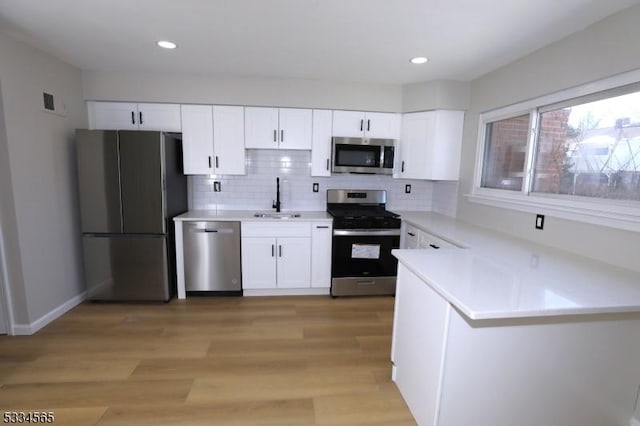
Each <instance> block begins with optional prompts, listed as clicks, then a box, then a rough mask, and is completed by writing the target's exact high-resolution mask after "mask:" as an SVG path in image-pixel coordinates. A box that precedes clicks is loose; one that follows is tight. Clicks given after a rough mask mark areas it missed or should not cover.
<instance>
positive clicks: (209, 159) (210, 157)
mask: <svg viewBox="0 0 640 426" xmlns="http://www.w3.org/2000/svg"><path fill="white" fill-rule="evenodd" d="M209 168H211V156H209Z"/></svg>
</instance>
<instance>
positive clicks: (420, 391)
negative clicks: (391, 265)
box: [391, 264, 450, 425]
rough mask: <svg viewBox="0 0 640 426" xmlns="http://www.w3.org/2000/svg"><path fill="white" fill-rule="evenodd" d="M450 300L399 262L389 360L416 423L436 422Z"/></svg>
mask: <svg viewBox="0 0 640 426" xmlns="http://www.w3.org/2000/svg"><path fill="white" fill-rule="evenodd" d="M449 311H450V306H449V304H448V303H447V302H446V301H445V300H444V299H443V298H442V297H441V296H440V295H438V294H437V293H436V292H435V291H434V290H432V289H431V287H429V286H428V285H426V284H425V283H424V282H423V281H422V280H420V278H418V277H417V276H416V275H414V274H413V273H412V272H411V271H409V270H408V269H407V268H406V267H405V266H404V265H402V264H400V265H398V279H397V285H396V299H395V309H394V318H393V339H392V343H391V361H392V362H393V363H394V364H395V366H394V370H395V372H394V381H395V382H396V385H397V386H398V389H399V390H400V393H402V396H403V398H404V400H405V401H406V402H407V405H408V406H409V407H411V412H412V414H413V416H414V417H415V419H416V421H417V423H418V424H421V425H435V424H436V423H437V417H436V416H437V412H438V411H437V410H438V402H439V396H440V392H441V388H440V377H441V374H442V371H441V369H442V365H443V361H442V359H443V356H444V350H443V348H444V345H445V338H446V335H445V331H446V326H447V323H448V320H449Z"/></svg>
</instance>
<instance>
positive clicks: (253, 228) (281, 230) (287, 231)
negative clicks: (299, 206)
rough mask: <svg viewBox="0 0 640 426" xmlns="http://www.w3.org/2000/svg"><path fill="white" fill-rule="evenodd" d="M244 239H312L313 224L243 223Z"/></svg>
mask: <svg viewBox="0 0 640 426" xmlns="http://www.w3.org/2000/svg"><path fill="white" fill-rule="evenodd" d="M242 236H243V237H311V223H309V222H301V223H273V222H269V223H257V222H249V223H246V222H243V223H242Z"/></svg>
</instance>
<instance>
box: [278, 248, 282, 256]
mask: <svg viewBox="0 0 640 426" xmlns="http://www.w3.org/2000/svg"><path fill="white" fill-rule="evenodd" d="M278 257H282V246H281V245H280V246H278Z"/></svg>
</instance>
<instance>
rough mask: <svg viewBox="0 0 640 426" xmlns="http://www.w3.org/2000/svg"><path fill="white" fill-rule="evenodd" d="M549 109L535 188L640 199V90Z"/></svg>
mask: <svg viewBox="0 0 640 426" xmlns="http://www.w3.org/2000/svg"><path fill="white" fill-rule="evenodd" d="M635 89H638V90H640V88H634V90H635ZM546 109H547V108H545V111H543V112H541V113H540V115H539V119H538V122H539V123H540V125H539V129H538V135H537V136H538V141H537V144H536V155H535V168H534V179H533V187H532V191H533V192H541V193H550V194H565V195H578V196H584V197H594V198H611V199H619V200H635V201H640V91H636V92H632V93H628V94H625V95H621V96H613V97H607V98H604V99H600V100H596V101H593V102H587V103H579V104H575V105H571V106H564V107H560V108H554V107H552V108H549V109H548V110H546Z"/></svg>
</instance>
